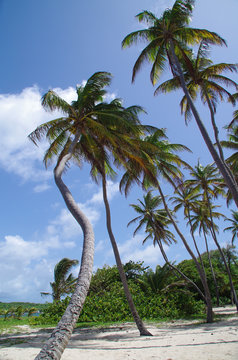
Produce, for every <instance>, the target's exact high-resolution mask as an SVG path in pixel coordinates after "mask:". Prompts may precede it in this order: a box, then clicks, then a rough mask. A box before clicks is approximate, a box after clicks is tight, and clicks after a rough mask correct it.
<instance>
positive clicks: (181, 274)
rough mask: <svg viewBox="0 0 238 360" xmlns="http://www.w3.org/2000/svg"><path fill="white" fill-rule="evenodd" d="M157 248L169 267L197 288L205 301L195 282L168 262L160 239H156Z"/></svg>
mask: <svg viewBox="0 0 238 360" xmlns="http://www.w3.org/2000/svg"><path fill="white" fill-rule="evenodd" d="M156 241H157V243H158V245H159V248H160V252H161V254H162V256H163V258H164V260H165V262H166V264H168V266H169V267H171V269H172V270H174V271H175V273H176V272H177V273H179V275H180V276H182V278H184V279H185V280H186V281H187V282H188V283H190V284H192V286H193V287H195V289H196V290H197V292H198V293H199V294H200V296H201V297H202V299H203V300H204V301H205V302H206V298H205V296H204V294H203V293H202V291H201V290H200V289H199V287H198V286H197V285H196V284H195V282H193V281H192V280H191V279H189V278H188V277H187V276H186V275H185V274H184V273H183V272H182V271H181V270H179V269H178V268H177V267H176V266H174V265H173V264H171V263H170V262H169V259H168V257H167V255H166V253H165V251H164V247H163V244H162V242H161V240H158V239H156Z"/></svg>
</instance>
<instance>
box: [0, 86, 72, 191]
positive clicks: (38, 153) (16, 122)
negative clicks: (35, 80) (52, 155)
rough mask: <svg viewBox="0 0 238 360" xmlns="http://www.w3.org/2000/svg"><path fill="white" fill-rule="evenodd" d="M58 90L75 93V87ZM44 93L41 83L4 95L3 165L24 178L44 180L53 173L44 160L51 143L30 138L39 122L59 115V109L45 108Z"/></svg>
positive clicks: (0, 103)
mask: <svg viewBox="0 0 238 360" xmlns="http://www.w3.org/2000/svg"><path fill="white" fill-rule="evenodd" d="M55 90H56V91H57V92H58V93H59V95H60V96H62V97H63V98H64V99H66V100H68V101H72V100H73V98H74V97H75V90H74V89H73V88H71V87H70V88H67V89H65V90H62V89H55ZM41 96H42V94H41V92H40V89H39V88H38V87H37V86H33V87H29V88H26V89H24V90H22V92H21V93H19V94H1V95H0V107H1V113H0V132H1V144H2V146H1V153H0V166H1V167H2V168H3V169H4V170H5V171H7V172H10V173H13V174H16V175H19V176H20V177H21V179H23V180H24V181H27V180H34V181H44V180H47V179H48V178H49V177H50V176H52V175H51V172H48V171H46V170H45V168H44V166H43V163H42V159H43V156H44V152H45V150H46V148H47V146H48V145H47V143H46V142H42V144H41V145H40V146H39V147H36V146H35V145H34V144H33V143H31V142H30V141H29V139H28V138H27V136H28V135H29V134H30V133H31V132H32V131H33V130H34V129H35V128H36V127H37V126H38V125H40V124H42V123H44V122H46V121H49V120H50V119H52V118H54V117H57V116H59V113H56V112H55V113H54V114H53V115H52V114H51V113H49V112H46V111H45V110H44V109H43V107H42V106H41ZM39 189H40V188H36V190H35V191H39ZM46 189H47V187H46V185H45V187H44V190H46ZM41 191H43V186H42V187H41Z"/></svg>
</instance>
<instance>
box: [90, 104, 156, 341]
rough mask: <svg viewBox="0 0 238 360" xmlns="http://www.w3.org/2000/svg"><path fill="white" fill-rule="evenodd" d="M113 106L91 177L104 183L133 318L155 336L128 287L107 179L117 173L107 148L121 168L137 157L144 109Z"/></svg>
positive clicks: (95, 147) (93, 148) (93, 155)
mask: <svg viewBox="0 0 238 360" xmlns="http://www.w3.org/2000/svg"><path fill="white" fill-rule="evenodd" d="M111 105H113V107H114V111H115V112H114V115H115V117H114V119H113V120H115V121H111V122H110V124H109V126H108V127H107V131H108V132H107V138H104V139H103V138H101V141H100V143H97V144H93V143H92V142H91V143H90V149H89V151H88V156H89V161H90V163H91V166H92V170H91V174H92V175H93V178H94V180H96V182H99V180H101V182H102V189H103V200H104V205H105V211H106V225H107V230H108V235H109V238H110V241H111V245H112V248H113V252H114V256H115V260H116V264H117V268H118V271H119V274H120V278H121V281H122V284H123V288H124V292H125V296H126V298H127V301H128V305H129V307H130V310H131V313H132V316H133V318H134V320H135V322H136V325H137V327H138V330H139V332H140V335H143V336H151V335H152V334H151V333H150V332H149V331H148V330H147V329H146V328H145V326H144V324H143V322H142V320H141V319H140V317H139V314H138V312H137V310H136V308H135V305H134V302H133V299H132V296H131V293H130V290H129V287H128V283H127V279H126V274H125V271H124V268H123V265H122V262H121V258H120V254H119V250H118V247H117V243H116V239H115V236H114V234H113V230H112V224H111V210H110V205H109V201H108V196H107V177H108V176H111V177H113V176H114V175H115V172H114V170H113V169H112V167H111V165H110V159H109V156H108V153H107V151H106V146H107V147H109V148H110V152H111V157H112V158H114V162H115V164H117V166H119V165H124V166H126V161H127V159H128V157H130V156H134V154H133V153H134V144H135V142H132V139H133V140H137V138H138V136H139V135H140V134H141V131H142V128H143V127H142V126H141V125H140V123H139V120H138V113H139V112H141V111H142V110H143V109H142V108H140V107H138V106H131V107H129V108H123V107H122V105H121V103H120V101H119V100H118V99H117V100H114V101H113V104H111ZM108 138H110V140H111V144H110V145H109V144H108Z"/></svg>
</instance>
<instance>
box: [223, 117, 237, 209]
mask: <svg viewBox="0 0 238 360" xmlns="http://www.w3.org/2000/svg"><path fill="white" fill-rule="evenodd" d="M227 130H228V140H222V141H220V144H221V146H222V147H224V148H226V149H230V150H233V151H234V152H233V153H232V155H230V156H229V157H228V158H226V163H227V164H228V166H229V168H230V169H231V171H232V173H233V176H234V178H235V180H236V182H237V183H238V126H237V125H235V123H233V126H228V127H227ZM231 200H232V194H231V192H230V190H229V188H228V191H227V203H228V205H229V204H230V202H231Z"/></svg>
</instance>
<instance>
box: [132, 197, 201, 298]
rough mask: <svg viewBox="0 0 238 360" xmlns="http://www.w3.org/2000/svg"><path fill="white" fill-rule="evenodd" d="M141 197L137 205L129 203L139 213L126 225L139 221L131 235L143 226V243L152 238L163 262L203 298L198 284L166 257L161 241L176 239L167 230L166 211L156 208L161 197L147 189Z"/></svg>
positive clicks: (169, 241) (167, 241)
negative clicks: (144, 235)
mask: <svg viewBox="0 0 238 360" xmlns="http://www.w3.org/2000/svg"><path fill="white" fill-rule="evenodd" d="M143 198H144V202H143V201H141V200H139V199H138V201H139V205H138V204H131V206H132V207H133V209H134V210H135V211H136V212H137V213H138V214H139V215H138V216H137V217H136V218H134V219H132V220H131V221H130V222H129V223H128V225H131V224H133V223H135V222H138V221H139V225H138V226H137V227H136V229H135V231H134V234H133V235H134V236H135V235H136V234H137V232H138V231H139V230H141V229H142V228H143V227H145V232H146V234H148V235H147V236H146V237H145V239H144V240H143V244H145V242H146V241H147V240H148V239H149V238H152V239H153V244H154V246H155V245H156V244H157V245H158V246H159V248H160V252H161V254H162V256H163V258H164V260H165V263H166V264H167V265H168V266H169V267H170V268H171V269H172V270H173V271H174V272H175V274H176V273H178V274H179V275H180V276H181V277H182V278H184V279H185V281H186V282H188V283H190V284H192V286H194V287H195V288H196V290H197V291H198V293H199V294H200V295H201V297H202V298H203V299H205V297H204V295H203V293H202V292H201V290H200V289H199V288H198V286H197V285H196V284H195V283H194V282H193V281H192V280H191V279H189V278H188V277H187V276H186V275H185V274H184V273H183V272H182V271H180V270H179V269H178V268H177V267H176V266H174V264H172V263H171V262H170V261H169V259H168V257H167V254H166V252H165V250H164V246H163V243H165V245H170V244H172V243H176V239H175V236H174V234H173V233H172V232H171V231H169V230H168V225H169V224H171V221H170V219H169V218H168V215H167V212H166V211H165V209H158V207H159V206H160V205H161V204H162V199H161V197H160V196H152V192H151V191H149V192H148V193H147V194H146V195H145V196H143Z"/></svg>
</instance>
